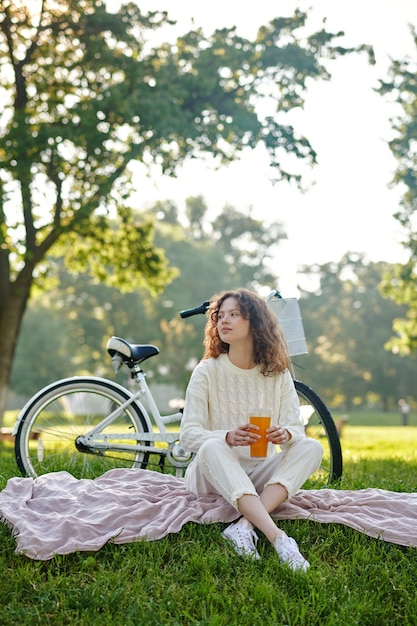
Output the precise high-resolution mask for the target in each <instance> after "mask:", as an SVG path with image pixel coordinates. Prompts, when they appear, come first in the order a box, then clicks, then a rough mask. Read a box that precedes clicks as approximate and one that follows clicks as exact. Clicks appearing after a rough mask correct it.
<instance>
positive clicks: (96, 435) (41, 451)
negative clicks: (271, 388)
mask: <svg viewBox="0 0 417 626" xmlns="http://www.w3.org/2000/svg"><path fill="white" fill-rule="evenodd" d="M272 294H274V296H276V294H278V292H272V293H271V294H270V296H269V298H270V300H271V301H272V300H273V296H272ZM278 298H281V296H280V294H278V296H277V299H278ZM208 305H209V302H208V301H205V302H203V303H202V304H200V305H199V306H198V307H195V308H193V309H187V310H184V311H181V313H180V316H181V317H182V318H186V317H189V316H191V315H197V314H203V313H206V311H207V309H208ZM107 351H108V353H109V354H110V356H111V359H112V364H113V370H114V372H115V374H117V372H118V371H119V370H120V368H121V367H122V366H127V368H128V369H129V370H130V376H131V379H132V380H133V381H134V382H135V383H136V384H137V390H136V391H134V392H132V391H130V390H129V389H128V388H127V387H125V386H122V385H120V384H119V383H117V382H114V381H111V380H108V379H105V378H99V377H95V376H75V377H71V378H65V379H61V380H58V381H56V382H53V383H51V384H49V385H47V386H46V387H44V388H43V389H41V390H40V391H38V393H36V394H35V395H34V396H33V397H32V398H31V399H30V400H29V401H28V402H27V403H26V405H25V406H24V407H23V408H22V410H21V412H20V414H19V416H18V418H17V421H16V423H15V426H14V429H13V435H15V456H16V462H17V465H18V467H19V470H20V471H21V473H22V474H23V475H25V476H32V477H36V476H39V475H40V474H45V473H48V472H52V471H59V470H66V471H68V472H70V473H72V474H73V475H74V476H76V477H77V478H94V477H96V476H98V475H100V474H102V473H104V472H106V471H108V470H110V469H112V468H115V467H119V468H120V467H131V468H141V469H148V468H150V467H155V468H156V467H157V468H158V469H159V471H165V469H166V462H167V463H168V471H170V472H175V474H176V475H177V476H182V475H183V474H184V472H185V469H186V468H187V466H188V464H189V463H190V462H191V460H192V458H193V456H194V455H193V454H192V453H191V452H189V451H187V450H184V449H183V448H182V446H181V444H180V442H179V424H180V422H181V417H182V409H180V410H178V411H176V412H174V413H170V414H167V415H161V413H160V410H159V408H158V406H157V404H156V401H155V399H154V397H153V395H152V392H151V390H150V388H149V386H148V384H147V381H146V373H145V372H144V371H143V369H142V364H143V362H144V361H146V360H147V359H149V358H151V357H154V356H156V355H157V354H159V349H158V348H157V347H156V346H154V345H151V344H133V343H130V342H128V341H127V340H125V339H123V338H120V337H111V338H110V339H109V340H108V342H107ZM294 385H295V388H296V390H297V394H298V397H299V399H300V409H301V416H302V419H303V421H304V424H305V426H306V432H307V435H308V436H310V437H315V438H319V439H320V442H321V443H322V445H323V448H324V456H323V462H322V465H321V467H320V469H319V470H318V471H317V472H316V474H314V475H313V477H312V478H311V479H310V480H309V485H312V486H315V487H323V486H327V485H329V484H331V483H334V482H335V481H337V480H338V479H340V477H341V475H342V452H341V446H340V440H339V436H338V432H337V429H336V426H335V423H334V421H333V419H332V416H331V414H330V412H329V410H328V409H327V407H326V405H325V404H324V402H323V401H322V400H321V399H320V398H319V396H318V395H317V394H316V393H315V392H314V391H313V390H312V389H311V388H310V387H308V386H307V385H305V384H304V383H302V382H301V381H299V380H296V379H294ZM169 425H171V427H172V428H174V430H170V429H169V428H168V426H169Z"/></svg>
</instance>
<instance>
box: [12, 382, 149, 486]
mask: <svg viewBox="0 0 417 626" xmlns="http://www.w3.org/2000/svg"><path fill="white" fill-rule="evenodd" d="M130 397H131V396H130V394H129V393H128V392H127V391H125V390H124V389H123V388H122V387H120V386H118V385H116V384H115V383H112V382H111V381H107V380H105V379H101V378H100V379H99V378H88V377H75V378H68V379H63V380H59V381H57V382H56V383H53V384H52V385H49V386H48V387H45V388H44V389H42V390H41V391H39V392H38V393H37V394H36V395H35V396H34V397H33V399H32V400H31V401H30V402H29V403H28V404H27V405H26V407H24V409H23V411H24V413H23V414H22V415H21V416H19V420H20V421H19V426H18V430H17V433H16V440H15V454H16V461H17V465H18V467H19V469H20V471H21V472H22V474H23V475H26V476H32V477H36V476H39V475H40V474H46V473H48V472H55V471H60V470H66V471H68V472H70V473H71V474H73V475H74V476H75V477H76V478H94V477H96V476H99V475H100V474H103V473H104V472H106V471H108V470H110V469H113V468H115V467H140V468H146V466H147V463H148V459H149V453H147V452H138V451H137V450H136V449H135V445H137V443H138V441H137V440H136V439H135V438H129V435H130V436H131V435H132V434H140V433H146V432H149V428H148V425H147V422H146V420H145V418H144V416H143V413H142V411H141V409H140V407H139V406H138V405H137V404H135V403H132V404H130V405H128V406H127V407H125V408H124V409H123V410H122V412H121V413H120V414H119V415H118V416H117V417H116V418H115V419H114V420H113V421H112V423H111V424H110V425H109V426H107V427H106V428H105V429H103V430H101V431H100V434H101V435H104V436H105V440H106V443H107V444H108V447H109V449H106V450H100V451H95V450H94V449H89V448H86V449H82V447H80V446H79V445H78V446H77V438H78V437H79V436H81V435H84V434H86V433H87V432H88V431H89V430H91V428H93V427H94V426H96V425H97V424H99V423H100V422H101V420H102V419H103V418H104V417H105V416H106V415H108V414H109V413H110V412H111V411H113V410H114V409H116V408H117V407H119V406H120V405H122V404H123V403H125V402H126V400H128V399H129V398H130ZM124 435H125V437H124ZM112 443H113V444H114V443H117V444H124V445H125V446H126V447H127V448H129V447H130V446H131V450H129V449H127V450H123V451H112V450H111V446H112ZM142 445H143V444H142ZM145 445H149V442H146V443H145Z"/></svg>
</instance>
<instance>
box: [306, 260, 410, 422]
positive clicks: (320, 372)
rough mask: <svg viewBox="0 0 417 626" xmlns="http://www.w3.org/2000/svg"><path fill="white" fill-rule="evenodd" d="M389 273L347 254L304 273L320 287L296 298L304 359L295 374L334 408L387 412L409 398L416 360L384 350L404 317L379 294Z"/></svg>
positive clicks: (386, 269)
mask: <svg viewBox="0 0 417 626" xmlns="http://www.w3.org/2000/svg"><path fill="white" fill-rule="evenodd" d="M389 267H390V266H388V264H386V263H367V264H366V263H365V262H364V259H363V256H361V255H355V254H346V255H345V256H344V257H343V258H342V259H341V260H340V261H339V262H338V263H328V264H324V265H322V266H317V267H310V268H305V272H306V273H307V274H310V275H311V276H314V277H315V280H317V281H318V282H319V286H318V289H317V290H315V291H314V292H308V291H303V292H302V294H301V299H300V306H301V311H302V315H303V321H304V328H305V333H306V337H307V343H308V349H309V354H308V356H306V357H296V358H295V359H294V360H295V362H296V363H299V364H300V365H301V368H302V369H298V368H297V367H296V370H295V371H296V376H299V377H300V378H301V380H303V381H304V382H305V383H307V384H310V385H311V386H312V387H313V388H314V389H315V390H316V391H317V392H318V393H319V395H322V396H323V397H324V398H325V400H326V402H327V403H328V404H330V406H332V407H333V408H337V407H344V410H348V411H350V410H351V409H352V407H354V406H362V405H366V404H369V405H370V406H372V405H375V404H376V405H377V406H379V407H380V408H384V409H385V410H387V409H389V408H391V409H392V408H394V407H395V408H397V402H398V400H399V398H401V397H405V396H407V395H408V394H410V395H411V396H412V395H413V391H414V390H413V387H412V385H411V384H410V381H411V379H412V377H413V376H415V373H416V362H415V360H413V359H410V358H408V359H406V358H402V357H400V356H399V355H398V354H397V353H395V352H392V351H391V350H390V349H389V340H390V337H391V334H392V323H393V320H394V319H395V318H396V317H398V316H399V315H401V313H402V312H403V308H402V307H400V306H399V305H397V304H395V303H394V302H392V301H388V300H385V299H384V298H383V297H382V296H381V294H380V292H379V289H378V285H379V283H380V281H381V277H382V275H383V273H384V272H386V271H388V269H389ZM303 370H305V371H303Z"/></svg>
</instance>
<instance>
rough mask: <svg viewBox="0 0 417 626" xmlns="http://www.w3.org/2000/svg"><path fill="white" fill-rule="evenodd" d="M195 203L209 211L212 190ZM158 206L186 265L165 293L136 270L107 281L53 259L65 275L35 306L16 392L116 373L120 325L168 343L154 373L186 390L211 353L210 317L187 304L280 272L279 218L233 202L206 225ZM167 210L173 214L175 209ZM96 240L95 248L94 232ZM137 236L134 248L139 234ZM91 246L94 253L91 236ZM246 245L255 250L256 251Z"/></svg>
mask: <svg viewBox="0 0 417 626" xmlns="http://www.w3.org/2000/svg"><path fill="white" fill-rule="evenodd" d="M190 204H195V205H198V207H199V212H200V214H201V216H205V213H206V210H207V207H206V205H205V202H204V200H203V198H201V197H200V198H192V199H190V200H189V202H187V205H190ZM150 213H151V215H152V220H153V221H155V216H159V217H160V218H162V220H163V221H159V220H156V221H155V241H154V245H155V246H157V247H159V248H163V249H164V251H165V255H166V258H167V259H168V261H169V263H170V264H171V266H175V267H177V268H178V270H179V271H178V275H177V276H176V277H175V278H174V279H173V280H172V282H171V283H170V284H169V285H167V286H166V287H165V289H164V290H163V292H162V293H161V294H160V295H156V294H154V293H149V290H146V289H143V288H138V289H134V287H135V285H132V283H131V282H129V281H128V276H127V275H126V282H125V283H124V285H122V288H121V287H119V285H118V283H115V285H114V286H108V283H109V280H107V281H106V283H107V285H106V286H105V285H103V284H97V281H96V280H95V276H96V274H95V273H94V274H93V275H92V273H88V272H86V271H85V268H84V271H83V272H80V269H82V267H83V266H82V264H79V263H78V261H74V262H72V263H71V272H70V271H68V270H67V269H66V266H64V264H63V262H62V260H59V259H56V258H54V259H52V260H51V262H50V263H49V270H50V280H52V278H53V277H55V287H52V286H51V287H50V289H49V291H48V292H45V293H42V292H40V293H38V294H36V295H34V297H33V300H32V302H31V304H30V306H29V309H28V312H27V316H26V319H25V321H24V324H23V329H22V335H21V340H20V341H19V344H18V348H17V353H16V360H15V364H14V369H13V374H12V389H13V391H14V392H16V393H19V394H22V395H23V396H28V395H30V394H33V393H34V392H35V391H37V389H39V388H40V387H42V386H44V385H45V384H47V383H48V382H51V380H52V379H56V378H61V377H64V376H72V375H74V374H82V373H87V372H89V373H93V374H96V375H106V376H108V377H113V372H112V370H111V367H110V360H109V359H108V358H107V354H106V352H105V344H106V341H107V338H108V337H109V336H111V335H118V336H123V337H126V338H128V339H131V340H132V341H134V342H136V343H154V344H156V345H158V347H159V348H160V351H161V353H160V355H159V356H158V357H157V358H155V359H152V360H151V361H149V362H148V363H147V371H148V375H149V376H151V377H152V380H154V381H155V382H168V383H170V384H174V385H176V387H177V388H178V390H179V393H181V394H182V392H183V389H184V387H185V385H186V382H187V380H188V378H189V375H190V368H191V367H192V366H193V365H194V364H195V362H196V360H197V359H199V358H200V357H201V353H202V338H203V327H204V323H205V318H204V317H203V316H199V318H197V319H196V318H190V319H187V320H181V319H180V317H179V312H180V311H181V310H182V309H186V308H190V307H193V306H196V305H198V304H200V303H201V302H203V301H204V300H207V299H208V298H209V297H211V296H212V295H213V294H214V293H216V292H219V291H221V290H222V289H226V288H233V287H236V286H240V285H246V286H248V287H253V288H256V286H258V285H270V284H271V282H272V283H274V282H275V280H276V277H275V276H273V275H272V274H271V272H270V270H269V269H268V268H267V267H266V260H267V258H268V255H269V254H272V252H273V249H274V246H276V245H279V241H280V238H281V237H282V236H283V235H281V230H280V229H281V227H280V225H279V224H274V223H272V224H267V223H260V222H259V221H256V220H254V219H252V218H251V217H247V216H245V215H243V214H241V213H239V212H238V211H237V210H235V209H232V208H231V207H225V208H224V210H223V212H222V213H221V214H220V215H219V217H218V218H216V219H215V220H214V221H213V222H212V223H210V222H209V221H206V220H205V221H204V228H205V231H204V232H201V231H200V228H198V227H197V226H196V220H195V219H194V220H193V221H190V222H189V223H188V224H185V226H180V224H179V223H178V221H177V220H178V211H177V209H176V207H175V205H173V204H172V203H165V204H164V205H161V203H159V202H158V203H156V205H155V206H154V207H152V208H151V210H150ZM167 214H169V215H170V219H169V220H166V219H165V216H166V215H167ZM193 215H195V213H192V214H191V215H190V217H191V218H193ZM222 216H223V217H222ZM174 217H175V219H176V221H175V223H174ZM219 220H220V222H221V225H222V227H224V230H225V238H224V242H223V241H221V240H220V230H219V228H220V227H219ZM229 228H230V229H232V230H233V236H230V232H229ZM226 231H227V232H226ZM116 237H117V233H116ZM242 242H244V244H245V246H243V244H242ZM110 243H111V242H110V241H109V245H110ZM113 243H114V242H113ZM92 244H93V250H94V241H93V242H92ZM238 244H239V245H238ZM129 245H130V246H132V248H133V246H134V242H133V241H132V242H130V243H129ZM73 247H74V252H73V251H72V250H70V254H71V255H72V258H73V259H75V260H77V259H79V258H80V247H79V246H78V244H77V242H76V241H74V243H73ZM81 248H82V250H83V253H84V254H86V253H87V252H86V249H84V248H83V247H82V244H81ZM241 248H243V249H241ZM266 248H268V251H267V250H266ZM88 249H90V250H91V247H90V245H89V244H88ZM244 250H249V251H250V253H251V255H252V258H251V261H249V259H248V254H249V253H248V252H245V251H244ZM90 254H93V251H91V252H90ZM81 260H82V259H81ZM250 263H252V265H251V264H250ZM110 274H111V273H110ZM28 354H30V355H36V362H37V367H30V368H29V371H28V367H27V359H28ZM51 355H52V357H51Z"/></svg>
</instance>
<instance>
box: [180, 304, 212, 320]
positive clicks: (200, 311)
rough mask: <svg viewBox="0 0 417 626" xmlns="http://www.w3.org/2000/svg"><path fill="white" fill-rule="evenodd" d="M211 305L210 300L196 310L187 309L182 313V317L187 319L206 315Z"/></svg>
mask: <svg viewBox="0 0 417 626" xmlns="http://www.w3.org/2000/svg"><path fill="white" fill-rule="evenodd" d="M209 305H210V300H205V301H204V302H202V303H201V304H199V305H198V306H196V307H195V308H194V309H185V310H184V311H181V312H180V317H182V318H183V319H184V318H185V317H191V316H192V315H204V313H206V311H207V309H208V308H209Z"/></svg>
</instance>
